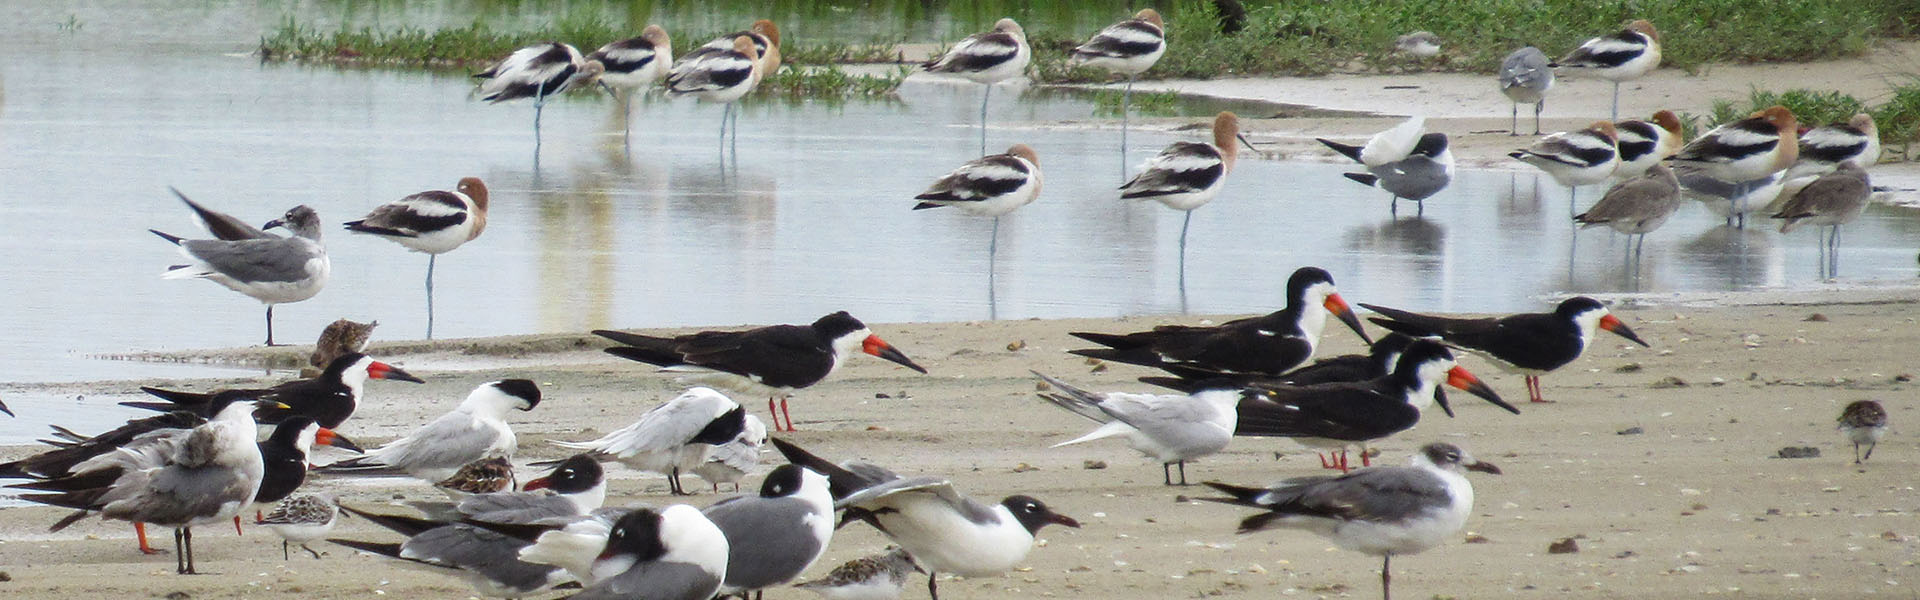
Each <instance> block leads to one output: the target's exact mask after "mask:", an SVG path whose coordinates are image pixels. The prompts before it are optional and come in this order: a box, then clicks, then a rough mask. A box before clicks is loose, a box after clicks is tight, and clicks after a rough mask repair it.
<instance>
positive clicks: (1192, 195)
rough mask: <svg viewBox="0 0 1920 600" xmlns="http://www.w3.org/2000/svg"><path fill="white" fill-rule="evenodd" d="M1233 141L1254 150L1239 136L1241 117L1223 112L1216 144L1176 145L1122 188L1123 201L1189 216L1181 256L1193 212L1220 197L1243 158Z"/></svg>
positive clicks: (1183, 225) (1182, 228) (1182, 229)
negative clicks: (1160, 206)
mask: <svg viewBox="0 0 1920 600" xmlns="http://www.w3.org/2000/svg"><path fill="white" fill-rule="evenodd" d="M1234 140H1239V141H1240V143H1242V144H1246V145H1247V148H1249V149H1252V148H1253V142H1249V141H1247V138H1246V136H1243V135H1240V117H1238V116H1235V115H1234V114H1233V113H1231V112H1228V111H1220V114H1219V115H1216V116H1214V118H1213V143H1212V144H1202V143H1199V142H1174V143H1172V144H1170V145H1168V146H1167V148H1166V149H1165V150H1161V151H1160V154H1159V155H1157V156H1154V157H1153V158H1151V159H1148V160H1147V162H1146V164H1143V165H1141V166H1140V174H1139V175H1135V176H1133V179H1132V180H1129V181H1127V183H1126V184H1125V185H1122V186H1120V197H1121V198H1123V199H1152V200H1158V201H1160V203H1161V204H1164V205H1166V206H1167V208H1171V209H1174V210H1177V211H1181V212H1184V213H1186V219H1185V220H1183V221H1181V223H1180V256H1182V257H1185V256H1186V255H1187V228H1188V227H1189V226H1191V225H1193V209H1196V208H1200V207H1201V206H1205V205H1206V204H1207V203H1208V202H1210V201H1212V200H1213V197H1214V196H1216V195H1219V193H1220V188H1221V187H1222V186H1221V184H1222V183H1224V182H1226V180H1227V174H1228V173H1231V172H1233V163H1234V162H1235V161H1236V160H1238V159H1239V157H1240V148H1239V147H1238V146H1235V145H1233V142H1234Z"/></svg>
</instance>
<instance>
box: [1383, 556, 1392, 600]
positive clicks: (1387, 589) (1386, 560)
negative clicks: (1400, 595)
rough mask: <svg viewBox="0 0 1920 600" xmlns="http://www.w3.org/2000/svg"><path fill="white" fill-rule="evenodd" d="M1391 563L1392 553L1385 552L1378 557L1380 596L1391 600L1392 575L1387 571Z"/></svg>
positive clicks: (1384, 599)
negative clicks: (1385, 553)
mask: <svg viewBox="0 0 1920 600" xmlns="http://www.w3.org/2000/svg"><path fill="white" fill-rule="evenodd" d="M1391 565H1393V555H1392V554H1387V555H1383V556H1381V557H1380V598H1381V600H1393V576H1392V575H1389V574H1388V573H1387V571H1388V567H1390V566H1391Z"/></svg>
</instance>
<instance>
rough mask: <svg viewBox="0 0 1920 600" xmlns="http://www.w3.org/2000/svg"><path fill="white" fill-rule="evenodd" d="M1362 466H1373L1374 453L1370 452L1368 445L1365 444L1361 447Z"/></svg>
mask: <svg viewBox="0 0 1920 600" xmlns="http://www.w3.org/2000/svg"><path fill="white" fill-rule="evenodd" d="M1360 466H1362V467H1371V466H1373V453H1371V452H1368V451H1367V447H1366V446H1364V445H1363V446H1361V447H1360Z"/></svg>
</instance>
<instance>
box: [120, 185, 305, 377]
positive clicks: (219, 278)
mask: <svg viewBox="0 0 1920 600" xmlns="http://www.w3.org/2000/svg"><path fill="white" fill-rule="evenodd" d="M175 193H176V194H177V193H179V192H175ZM180 199H181V200H186V196H181V197H180ZM195 210H196V211H200V208H199V207H197V206H196V207H195ZM229 218H230V217H229ZM207 222H208V223H209V226H208V227H209V230H210V231H215V232H216V234H218V233H219V232H220V231H221V230H222V228H220V227H215V226H213V225H212V224H211V223H214V221H211V220H209V221H207ZM275 227H285V228H287V230H288V231H291V232H293V236H292V237H285V238H283V237H276V236H272V235H268V234H265V233H261V235H264V236H266V237H252V238H246V239H238V240H226V239H213V240H189V239H185V238H182V237H180V236H176V235H171V234H167V233H162V232H161V231H159V230H157V229H149V230H147V231H151V232H153V234H154V235H157V236H160V238H161V239H164V240H166V241H168V242H172V243H173V244H174V245H175V246H179V247H180V253H181V254H182V255H185V256H186V257H187V258H188V259H190V260H191V261H192V262H190V263H188V264H184V265H174V266H171V267H168V268H167V271H166V273H163V274H161V275H160V277H161V278H162V279H205V280H208V281H212V282H214V283H218V284H220V285H222V286H226V288H227V289H230V290H233V291H236V292H240V293H242V294H246V295H248V296H251V297H252V298H253V299H255V300H259V301H260V302H262V303H264V304H266V305H267V345H268V346H272V345H274V343H273V305H275V304H283V303H288V302H299V301H301V300H306V299H308V298H312V297H314V295H316V294H319V293H320V290H321V288H324V287H326V285H327V277H328V276H329V275H330V274H331V273H332V272H333V263H332V262H331V261H329V260H328V259H327V249H326V247H325V246H322V245H320V215H319V213H316V212H314V211H313V209H311V208H308V207H306V206H305V205H301V206H295V207H293V209H292V210H288V211H287V214H286V215H285V216H282V217H281V218H278V219H274V220H272V221H268V222H267V224H266V225H263V226H261V227H260V229H261V230H266V229H273V228H275Z"/></svg>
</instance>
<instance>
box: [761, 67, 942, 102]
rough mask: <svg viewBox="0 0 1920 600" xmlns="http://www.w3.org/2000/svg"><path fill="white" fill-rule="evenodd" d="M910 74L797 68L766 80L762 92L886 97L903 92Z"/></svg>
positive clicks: (903, 69) (905, 70) (897, 70)
mask: <svg viewBox="0 0 1920 600" xmlns="http://www.w3.org/2000/svg"><path fill="white" fill-rule="evenodd" d="M910 73H912V69H910V68H908V67H906V66H904V65H903V66H900V67H897V68H895V69H894V70H893V71H892V72H890V73H886V74H881V75H867V74H864V73H862V74H857V75H856V74H851V73H848V72H846V71H845V70H843V69H841V68H840V67H839V66H835V65H827V66H796V67H793V68H784V69H781V70H780V72H778V73H775V74H774V76H772V77H768V78H766V79H762V80H761V81H760V89H761V90H764V93H768V94H773V95H778V96H799V97H810V96H823V97H829V98H884V97H887V96H892V95H893V94H894V93H895V92H897V91H899V90H900V84H901V82H904V81H906V80H907V75H908V74H910Z"/></svg>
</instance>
